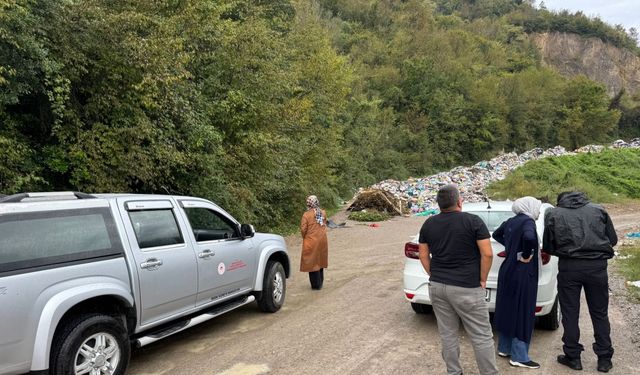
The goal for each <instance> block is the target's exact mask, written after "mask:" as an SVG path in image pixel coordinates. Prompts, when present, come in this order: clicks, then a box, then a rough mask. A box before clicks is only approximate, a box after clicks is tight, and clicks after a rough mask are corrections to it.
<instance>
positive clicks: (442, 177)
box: [349, 138, 640, 215]
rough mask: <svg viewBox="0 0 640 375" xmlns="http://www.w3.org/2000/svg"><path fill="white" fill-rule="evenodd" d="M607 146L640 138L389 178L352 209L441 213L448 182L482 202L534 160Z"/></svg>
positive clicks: (638, 142) (637, 143)
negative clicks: (440, 195)
mask: <svg viewBox="0 0 640 375" xmlns="http://www.w3.org/2000/svg"><path fill="white" fill-rule="evenodd" d="M606 148H614V149H619V148H640V138H635V139H633V140H631V141H630V142H629V143H627V142H625V141H623V140H617V141H615V142H613V143H612V144H611V145H610V146H607V147H605V146H601V145H588V146H584V147H580V148H578V149H577V150H575V151H573V152H570V151H567V150H566V149H565V148H564V147H562V146H556V147H553V148H549V149H547V150H544V149H542V148H534V149H532V150H529V151H526V152H523V153H522V154H520V155H518V154H516V153H515V152H510V153H506V154H502V155H499V156H497V157H495V158H493V159H491V160H488V161H481V162H478V163H476V164H475V165H473V166H470V167H455V168H453V169H451V170H450V171H448V172H440V173H438V174H434V175H432V176H428V177H422V178H409V179H408V180H406V181H396V180H385V181H381V182H379V183H377V184H374V185H372V186H371V187H369V188H367V189H362V188H361V189H360V190H359V192H358V193H357V194H356V196H355V197H354V199H353V203H352V204H351V205H350V206H349V209H355V210H360V209H377V210H379V211H386V212H388V213H390V214H392V215H401V214H404V213H407V211H408V212H410V213H412V214H420V215H430V214H434V213H437V208H438V205H437V204H436V201H435V197H436V193H437V192H438V189H440V188H441V187H442V186H444V185H447V184H452V183H453V184H456V185H458V188H459V189H460V193H461V195H462V197H463V199H464V201H465V202H482V201H484V200H485V199H486V195H485V193H484V190H485V188H486V187H487V186H489V185H490V184H491V183H493V182H496V181H499V180H502V179H504V178H505V177H506V176H507V175H508V174H509V173H510V172H512V171H513V170H515V169H516V168H518V167H520V166H522V165H524V164H525V163H527V162H528V161H530V160H537V159H542V158H547V157H556V156H564V155H575V154H577V153H599V152H602V151H603V150H605V149H606ZM376 191H381V192H384V197H385V198H386V199H381V198H380V196H378V195H376V194H375V192H376ZM372 197H374V198H375V199H373V198H372ZM385 201H388V203H387V202H385ZM371 202H374V204H372V203H371ZM380 202H382V203H380ZM398 207H400V208H399V209H398Z"/></svg>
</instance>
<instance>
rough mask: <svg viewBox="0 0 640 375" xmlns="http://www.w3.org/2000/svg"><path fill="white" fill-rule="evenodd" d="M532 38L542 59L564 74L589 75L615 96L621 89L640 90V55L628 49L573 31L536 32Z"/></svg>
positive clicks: (634, 91)
mask: <svg viewBox="0 0 640 375" xmlns="http://www.w3.org/2000/svg"><path fill="white" fill-rule="evenodd" d="M532 39H533V41H534V43H535V45H536V46H537V47H538V48H539V49H540V53H541V57H542V62H543V63H544V64H545V65H546V66H549V67H551V68H553V69H555V70H557V71H558V72H560V73H561V74H563V75H567V76H570V77H575V76H577V75H581V74H582V75H585V76H587V77H589V78H590V79H592V80H594V81H596V82H600V83H602V84H604V85H605V86H606V88H607V92H608V93H609V95H610V96H612V97H613V96H614V95H616V94H617V93H619V92H620V90H621V89H624V90H625V91H626V92H628V93H630V94H633V93H637V92H639V91H640V57H638V56H637V55H635V54H634V53H632V52H630V51H629V50H627V49H624V48H618V47H615V46H613V45H611V44H607V43H604V42H603V41H602V40H601V39H599V38H595V37H591V38H584V37H582V36H580V35H577V34H572V33H558V32H552V33H536V34H532Z"/></svg>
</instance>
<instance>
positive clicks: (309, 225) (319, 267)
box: [300, 195, 329, 290]
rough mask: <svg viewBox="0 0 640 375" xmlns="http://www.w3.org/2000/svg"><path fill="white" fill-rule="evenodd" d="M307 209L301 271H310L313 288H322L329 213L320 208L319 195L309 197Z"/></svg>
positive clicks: (325, 262) (303, 220)
mask: <svg viewBox="0 0 640 375" xmlns="http://www.w3.org/2000/svg"><path fill="white" fill-rule="evenodd" d="M307 208H308V209H307V211H306V212H305V213H304V214H303V215H302V220H301V222H300V232H301V233H302V256H301V257H300V272H309V281H310V282H311V289H315V290H319V289H322V283H323V281H324V271H323V270H324V269H325V268H327V265H328V253H329V245H328V243H327V214H326V212H325V211H324V210H322V209H320V203H319V202H318V197H316V196H315V195H310V196H309V197H308V198H307Z"/></svg>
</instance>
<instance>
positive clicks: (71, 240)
mask: <svg viewBox="0 0 640 375" xmlns="http://www.w3.org/2000/svg"><path fill="white" fill-rule="evenodd" d="M121 253H122V248H121V246H120V242H119V240H118V237H117V234H116V230H115V224H114V223H113V218H112V217H111V214H110V213H109V211H108V210H107V209H102V208H100V209H98V208H96V209H79V210H63V211H47V212H39V213H27V214H10V215H3V216H1V217H0V272H5V271H12V270H17V269H22V268H30V267H38V266H44V265H50V264H55V263H61V262H69V261H76V260H81V259H87V258H92V257H99V256H105V255H114V254H121Z"/></svg>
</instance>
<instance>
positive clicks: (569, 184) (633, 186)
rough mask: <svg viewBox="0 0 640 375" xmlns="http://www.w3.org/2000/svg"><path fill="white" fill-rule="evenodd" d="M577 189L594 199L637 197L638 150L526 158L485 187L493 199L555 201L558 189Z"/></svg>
mask: <svg viewBox="0 0 640 375" xmlns="http://www.w3.org/2000/svg"><path fill="white" fill-rule="evenodd" d="M570 190H579V191H582V192H584V193H586V194H587V196H588V197H589V199H591V200H592V201H594V202H598V203H613V202H618V201H621V200H625V199H639V198H640V150H636V149H627V150H605V151H603V152H602V153H598V154H578V155H568V156H561V157H555V158H547V159H542V160H536V161H532V162H529V163H527V164H525V165H523V166H522V167H520V168H518V169H516V170H515V171H513V172H512V173H511V174H509V175H508V176H507V178H505V179H504V180H502V181H498V182H496V183H493V184H491V185H490V186H489V187H488V188H487V191H488V193H489V196H490V197H491V198H493V199H517V198H519V197H522V196H525V195H530V196H534V197H538V198H542V199H545V200H547V201H549V202H552V203H555V201H556V197H557V195H558V194H559V193H560V192H563V191H570Z"/></svg>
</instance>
